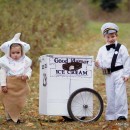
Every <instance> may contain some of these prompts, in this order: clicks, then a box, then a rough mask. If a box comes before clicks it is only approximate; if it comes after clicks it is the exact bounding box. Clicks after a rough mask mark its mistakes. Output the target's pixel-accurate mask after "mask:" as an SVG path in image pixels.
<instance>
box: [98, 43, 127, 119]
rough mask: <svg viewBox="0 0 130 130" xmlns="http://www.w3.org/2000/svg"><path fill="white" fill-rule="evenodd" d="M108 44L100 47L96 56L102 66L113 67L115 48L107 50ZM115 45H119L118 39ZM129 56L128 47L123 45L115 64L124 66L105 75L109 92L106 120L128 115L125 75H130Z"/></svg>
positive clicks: (107, 92) (107, 91)
mask: <svg viewBox="0 0 130 130" xmlns="http://www.w3.org/2000/svg"><path fill="white" fill-rule="evenodd" d="M106 45H107V44H106ZM106 45H104V46H102V47H101V48H100V49H99V51H98V55H97V58H96V61H98V62H99V66H100V68H111V61H112V58H113V55H114V52H115V49H113V48H111V49H110V50H109V51H107V49H106ZM115 45H117V41H116V43H115ZM128 57H129V54H128V51H127V49H126V47H125V46H124V45H121V47H120V49H119V52H118V56H117V59H116V63H115V66H120V65H123V67H124V68H123V69H120V70H117V71H114V72H112V73H111V74H107V75H105V79H106V94H107V108H106V120H115V119H117V118H118V117H119V116H125V117H126V118H127V116H128V105H127V94H126V85H125V82H124V80H123V77H129V58H128Z"/></svg>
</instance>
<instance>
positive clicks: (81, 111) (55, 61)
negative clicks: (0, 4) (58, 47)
mask: <svg viewBox="0 0 130 130" xmlns="http://www.w3.org/2000/svg"><path fill="white" fill-rule="evenodd" d="M39 60H40V81H39V82H40V83H39V114H41V115H51V116H53V115H54V116H62V117H64V118H70V119H72V120H75V121H81V122H91V121H96V120H98V119H99V118H100V116H101V115H102V112H103V100H102V98H101V96H100V94H99V93H98V92H96V91H95V90H94V89H93V61H94V60H93V56H78V55H53V54H46V55H42V56H40V58H39Z"/></svg>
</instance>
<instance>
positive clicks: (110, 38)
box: [104, 33, 117, 44]
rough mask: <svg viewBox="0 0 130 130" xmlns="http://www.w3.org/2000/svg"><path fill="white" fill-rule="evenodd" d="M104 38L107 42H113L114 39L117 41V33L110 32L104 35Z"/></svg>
mask: <svg viewBox="0 0 130 130" xmlns="http://www.w3.org/2000/svg"><path fill="white" fill-rule="evenodd" d="M104 38H105V40H106V42H107V43H108V44H114V43H115V41H117V34H116V33H110V34H106V35H104Z"/></svg>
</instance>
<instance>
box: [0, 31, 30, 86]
mask: <svg viewBox="0 0 130 130" xmlns="http://www.w3.org/2000/svg"><path fill="white" fill-rule="evenodd" d="M20 35H21V33H17V34H15V36H14V38H13V39H12V40H10V41H7V42H5V43H3V44H2V45H1V46H0V49H1V50H2V51H3V52H4V53H5V55H4V56H3V57H1V58H0V67H1V70H0V73H1V76H0V77H1V80H0V81H1V86H6V76H16V75H17V76H20V75H27V76H28V78H30V77H31V73H32V69H31V64H32V60H31V59H30V58H29V57H27V56H26V55H25V53H26V52H27V51H28V50H29V49H30V45H29V44H27V43H25V42H22V41H21V40H20V39H19V38H20ZM13 43H16V44H17V43H18V44H20V45H22V49H23V56H22V57H21V58H20V59H19V60H17V61H15V60H13V59H12V58H11V57H10V46H11V45H12V44H13Z"/></svg>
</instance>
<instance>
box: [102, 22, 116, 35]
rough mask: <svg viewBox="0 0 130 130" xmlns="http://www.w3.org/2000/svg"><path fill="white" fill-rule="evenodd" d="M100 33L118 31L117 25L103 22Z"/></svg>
mask: <svg viewBox="0 0 130 130" xmlns="http://www.w3.org/2000/svg"><path fill="white" fill-rule="evenodd" d="M101 31H102V34H104V35H105V34H109V33H115V32H118V31H119V27H118V26H117V25H116V24H114V23H110V22H108V23H105V24H103V25H102V27H101Z"/></svg>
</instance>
